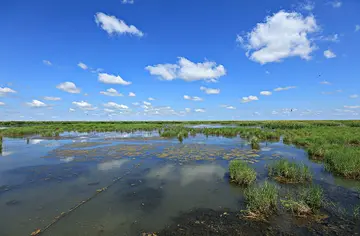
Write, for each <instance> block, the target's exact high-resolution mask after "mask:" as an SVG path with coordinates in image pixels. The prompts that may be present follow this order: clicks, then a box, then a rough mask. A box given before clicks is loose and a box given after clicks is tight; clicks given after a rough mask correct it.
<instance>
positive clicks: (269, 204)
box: [245, 182, 278, 216]
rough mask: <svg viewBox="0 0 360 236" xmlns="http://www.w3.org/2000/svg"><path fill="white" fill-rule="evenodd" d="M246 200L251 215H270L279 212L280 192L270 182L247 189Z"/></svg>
mask: <svg viewBox="0 0 360 236" xmlns="http://www.w3.org/2000/svg"><path fill="white" fill-rule="evenodd" d="M245 198H246V201H247V211H248V213H249V215H255V216H259V215H269V214H270V213H272V212H274V211H276V210H277V200H278V190H277V188H276V186H275V185H274V184H271V183H269V182H265V183H264V184H263V185H260V186H257V187H251V188H249V189H247V190H246V191H245Z"/></svg>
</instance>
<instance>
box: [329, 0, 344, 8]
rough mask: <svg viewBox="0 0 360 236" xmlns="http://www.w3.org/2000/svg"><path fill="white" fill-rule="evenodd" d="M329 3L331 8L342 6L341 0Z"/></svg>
mask: <svg viewBox="0 0 360 236" xmlns="http://www.w3.org/2000/svg"><path fill="white" fill-rule="evenodd" d="M329 4H331V6H332V7H333V8H339V7H341V6H342V2H341V1H338V0H335V1H332V2H329Z"/></svg>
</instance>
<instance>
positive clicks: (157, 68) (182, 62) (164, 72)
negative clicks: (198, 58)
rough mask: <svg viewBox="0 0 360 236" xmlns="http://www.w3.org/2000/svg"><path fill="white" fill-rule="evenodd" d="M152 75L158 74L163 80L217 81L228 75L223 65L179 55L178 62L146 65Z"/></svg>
mask: <svg viewBox="0 0 360 236" xmlns="http://www.w3.org/2000/svg"><path fill="white" fill-rule="evenodd" d="M145 69H146V70H148V71H149V72H150V74H151V75H157V76H159V78H160V79H163V80H168V81H170V80H174V79H182V80H185V81H188V82H190V81H198V80H205V81H208V82H217V81H218V79H219V78H220V77H222V76H224V75H226V70H225V67H224V66H223V65H217V63H216V62H213V61H205V62H202V63H201V62H200V63H194V62H192V61H190V60H188V59H186V58H184V57H179V61H178V62H177V64H158V65H154V66H147V67H145Z"/></svg>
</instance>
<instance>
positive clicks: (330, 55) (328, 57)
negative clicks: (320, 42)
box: [324, 49, 336, 59]
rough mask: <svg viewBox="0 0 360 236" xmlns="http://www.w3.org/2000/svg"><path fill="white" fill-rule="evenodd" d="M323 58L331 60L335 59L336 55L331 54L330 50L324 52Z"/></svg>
mask: <svg viewBox="0 0 360 236" xmlns="http://www.w3.org/2000/svg"><path fill="white" fill-rule="evenodd" d="M324 57H326V58H327V59H331V58H335V57H336V54H335V53H333V52H332V51H331V50H330V49H329V50H326V51H324Z"/></svg>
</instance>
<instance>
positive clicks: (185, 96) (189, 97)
mask: <svg viewBox="0 0 360 236" xmlns="http://www.w3.org/2000/svg"><path fill="white" fill-rule="evenodd" d="M184 99H185V100H191V101H194V102H201V101H203V99H202V98H200V97H196V96H194V97H191V96H189V95H184Z"/></svg>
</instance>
